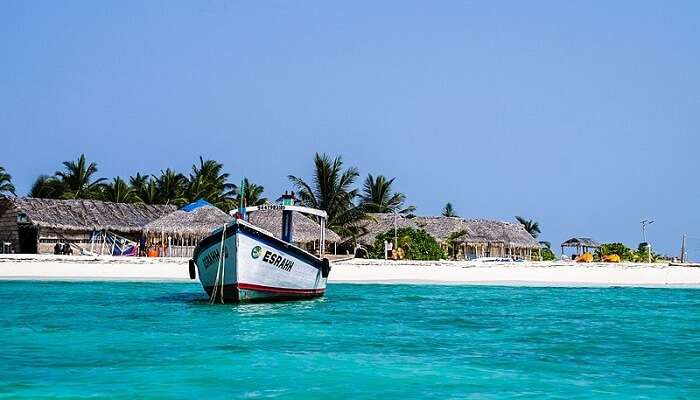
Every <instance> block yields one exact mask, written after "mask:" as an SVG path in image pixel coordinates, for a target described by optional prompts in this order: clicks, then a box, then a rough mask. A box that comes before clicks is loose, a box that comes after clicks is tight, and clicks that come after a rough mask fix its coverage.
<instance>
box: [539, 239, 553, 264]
mask: <svg viewBox="0 0 700 400" xmlns="http://www.w3.org/2000/svg"><path fill="white" fill-rule="evenodd" d="M539 243H540V246H541V247H540V258H541V260H540V261H554V260H556V259H557V256H556V254H554V252H553V251H552V243H551V242H548V241H546V240H542V241H540V242H539Z"/></svg>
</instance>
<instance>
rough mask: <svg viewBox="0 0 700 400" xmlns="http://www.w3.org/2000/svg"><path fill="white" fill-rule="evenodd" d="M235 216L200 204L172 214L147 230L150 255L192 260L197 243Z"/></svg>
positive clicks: (145, 227)
mask: <svg viewBox="0 0 700 400" xmlns="http://www.w3.org/2000/svg"><path fill="white" fill-rule="evenodd" d="M232 221H233V217H231V216H230V215H228V214H226V213H225V212H223V211H221V210H220V209H219V208H217V207H214V206H212V205H211V204H209V203H207V202H204V201H198V202H195V203H192V204H189V205H187V206H185V207H183V208H182V209H180V210H177V211H174V212H171V213H169V214H167V215H164V216H162V217H161V218H158V219H156V220H154V221H151V222H149V223H148V224H146V225H145V226H144V228H143V235H144V239H145V240H144V242H145V247H146V252H147V254H148V255H149V256H159V257H192V253H193V252H194V249H195V247H197V244H198V243H199V242H200V241H201V240H202V239H203V238H205V237H206V236H209V234H210V233H211V232H212V231H213V230H215V229H217V228H220V227H222V226H223V225H224V224H228V223H231V222H232Z"/></svg>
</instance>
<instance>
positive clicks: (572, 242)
mask: <svg viewBox="0 0 700 400" xmlns="http://www.w3.org/2000/svg"><path fill="white" fill-rule="evenodd" d="M561 245H562V246H563V247H578V246H581V247H595V248H597V247H600V243H598V242H596V241H595V240H593V239H591V238H587V237H574V238H571V239H569V240H567V241H566V242H564V243H562V244H561Z"/></svg>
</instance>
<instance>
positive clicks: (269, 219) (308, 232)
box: [248, 210, 340, 243]
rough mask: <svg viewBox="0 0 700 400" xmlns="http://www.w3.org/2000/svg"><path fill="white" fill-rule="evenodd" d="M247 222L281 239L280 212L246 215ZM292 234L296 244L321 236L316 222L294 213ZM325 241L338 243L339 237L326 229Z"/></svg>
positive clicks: (267, 211)
mask: <svg viewBox="0 0 700 400" xmlns="http://www.w3.org/2000/svg"><path fill="white" fill-rule="evenodd" d="M248 216H249V218H250V219H249V222H250V223H251V224H253V225H255V226H258V227H260V228H262V229H264V230H266V231H268V232H270V233H272V234H274V235H275V236H276V237H278V238H280V239H281V238H282V211H280V210H266V211H256V212H252V213H250V214H248ZM292 218H293V220H294V222H293V225H292V227H293V232H292V239H293V241H294V242H297V243H309V242H312V241H314V240H318V239H319V237H320V234H321V226H320V225H319V224H317V223H316V221H314V220H312V219H311V218H309V217H307V216H306V215H304V214H301V213H298V212H295V213H294V214H292ZM326 240H327V241H328V242H339V241H340V236H338V234H336V233H335V232H333V231H332V230H330V229H326Z"/></svg>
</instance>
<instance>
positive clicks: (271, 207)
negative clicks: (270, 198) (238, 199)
mask: <svg viewBox="0 0 700 400" xmlns="http://www.w3.org/2000/svg"><path fill="white" fill-rule="evenodd" d="M273 210H277V211H279V210H284V206H283V205H282V204H263V205H261V206H258V211H273Z"/></svg>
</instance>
